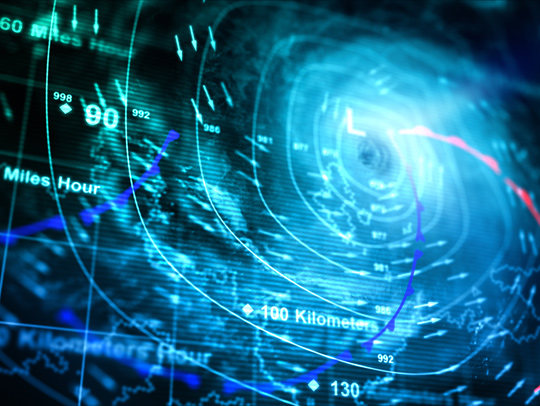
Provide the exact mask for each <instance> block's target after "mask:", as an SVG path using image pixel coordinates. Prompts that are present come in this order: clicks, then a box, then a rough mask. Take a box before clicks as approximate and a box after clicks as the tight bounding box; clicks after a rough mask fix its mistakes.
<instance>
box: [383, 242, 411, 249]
mask: <svg viewBox="0 0 540 406" xmlns="http://www.w3.org/2000/svg"><path fill="white" fill-rule="evenodd" d="M410 245H411V243H410V242H402V243H401V244H399V243H396V244H390V245H389V246H388V248H390V249H394V248H407V247H409V246H410Z"/></svg>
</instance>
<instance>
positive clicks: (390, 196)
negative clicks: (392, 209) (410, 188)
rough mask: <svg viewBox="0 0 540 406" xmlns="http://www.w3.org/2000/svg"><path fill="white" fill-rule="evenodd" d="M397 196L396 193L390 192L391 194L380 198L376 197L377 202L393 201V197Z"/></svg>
mask: <svg viewBox="0 0 540 406" xmlns="http://www.w3.org/2000/svg"><path fill="white" fill-rule="evenodd" d="M397 195H398V193H397V192H392V193H389V194H387V195H384V196H381V197H378V198H377V200H379V201H380V200H388V199H393V198H394V197H396V196H397Z"/></svg>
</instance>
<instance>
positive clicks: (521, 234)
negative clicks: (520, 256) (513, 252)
mask: <svg viewBox="0 0 540 406" xmlns="http://www.w3.org/2000/svg"><path fill="white" fill-rule="evenodd" d="M519 241H520V242H521V252H523V253H524V254H526V253H527V246H526V245H525V232H524V231H523V230H519Z"/></svg>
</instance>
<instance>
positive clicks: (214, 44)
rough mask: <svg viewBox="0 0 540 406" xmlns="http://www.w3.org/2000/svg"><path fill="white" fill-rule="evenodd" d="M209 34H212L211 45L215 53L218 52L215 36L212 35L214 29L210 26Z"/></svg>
mask: <svg viewBox="0 0 540 406" xmlns="http://www.w3.org/2000/svg"><path fill="white" fill-rule="evenodd" d="M208 32H209V33H210V45H211V46H212V48H213V50H214V52H215V51H216V41H214V36H213V35H212V28H210V26H208Z"/></svg>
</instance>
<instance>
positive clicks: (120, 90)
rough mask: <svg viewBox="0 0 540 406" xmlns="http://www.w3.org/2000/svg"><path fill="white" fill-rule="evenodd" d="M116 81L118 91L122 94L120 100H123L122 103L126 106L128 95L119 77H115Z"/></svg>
mask: <svg viewBox="0 0 540 406" xmlns="http://www.w3.org/2000/svg"><path fill="white" fill-rule="evenodd" d="M114 83H116V88H117V89H118V93H119V94H120V100H121V101H122V104H123V105H124V106H125V105H126V95H125V94H124V92H123V91H122V86H120V82H119V81H118V79H115V80H114Z"/></svg>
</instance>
